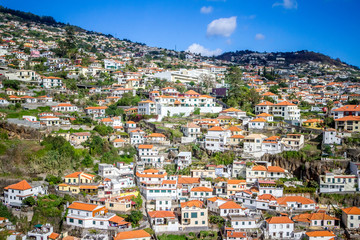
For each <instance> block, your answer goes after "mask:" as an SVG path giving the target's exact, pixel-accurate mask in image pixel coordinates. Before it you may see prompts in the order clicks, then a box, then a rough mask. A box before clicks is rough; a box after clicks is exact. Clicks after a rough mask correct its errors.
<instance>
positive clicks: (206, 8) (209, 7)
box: [200, 6, 214, 14]
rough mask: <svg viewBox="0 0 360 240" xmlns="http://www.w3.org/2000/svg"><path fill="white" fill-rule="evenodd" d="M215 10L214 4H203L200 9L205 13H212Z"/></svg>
mask: <svg viewBox="0 0 360 240" xmlns="http://www.w3.org/2000/svg"><path fill="white" fill-rule="evenodd" d="M213 10H214V8H213V7H212V6H208V7H205V6H203V7H202V8H201V9H200V12H201V13H203V14H209V13H212V11H213Z"/></svg>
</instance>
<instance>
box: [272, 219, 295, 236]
mask: <svg viewBox="0 0 360 240" xmlns="http://www.w3.org/2000/svg"><path fill="white" fill-rule="evenodd" d="M293 235H294V222H293V221H292V220H291V219H290V218H288V217H271V218H268V219H266V220H265V237H266V238H274V239H291V238H293Z"/></svg>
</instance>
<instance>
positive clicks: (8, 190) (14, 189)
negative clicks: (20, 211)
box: [4, 180, 46, 207]
mask: <svg viewBox="0 0 360 240" xmlns="http://www.w3.org/2000/svg"><path fill="white" fill-rule="evenodd" d="M39 194H46V189H44V188H43V187H42V186H41V185H37V186H31V185H30V184H29V183H28V182H27V181H26V180H22V181H20V182H18V183H15V184H11V185H9V186H7V187H5V188H4V200H5V204H6V205H10V206H16V207H20V206H21V205H22V201H23V200H24V199H25V198H27V197H34V196H38V195H39Z"/></svg>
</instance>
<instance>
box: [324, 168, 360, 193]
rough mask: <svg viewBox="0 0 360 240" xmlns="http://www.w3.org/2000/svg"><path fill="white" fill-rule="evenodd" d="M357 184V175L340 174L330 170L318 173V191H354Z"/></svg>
mask: <svg viewBox="0 0 360 240" xmlns="http://www.w3.org/2000/svg"><path fill="white" fill-rule="evenodd" d="M357 185H358V176H357V175H340V174H335V173H332V172H326V173H325V175H320V193H331V192H354V191H356V190H357V189H356V186H357Z"/></svg>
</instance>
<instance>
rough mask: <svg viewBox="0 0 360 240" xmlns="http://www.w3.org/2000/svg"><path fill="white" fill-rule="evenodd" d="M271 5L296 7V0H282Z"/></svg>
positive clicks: (288, 7) (287, 7)
mask: <svg viewBox="0 0 360 240" xmlns="http://www.w3.org/2000/svg"><path fill="white" fill-rule="evenodd" d="M272 6H273V7H278V6H282V7H284V8H286V9H297V7H298V3H297V1H296V0H282V2H276V3H274V4H273V5H272Z"/></svg>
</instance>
